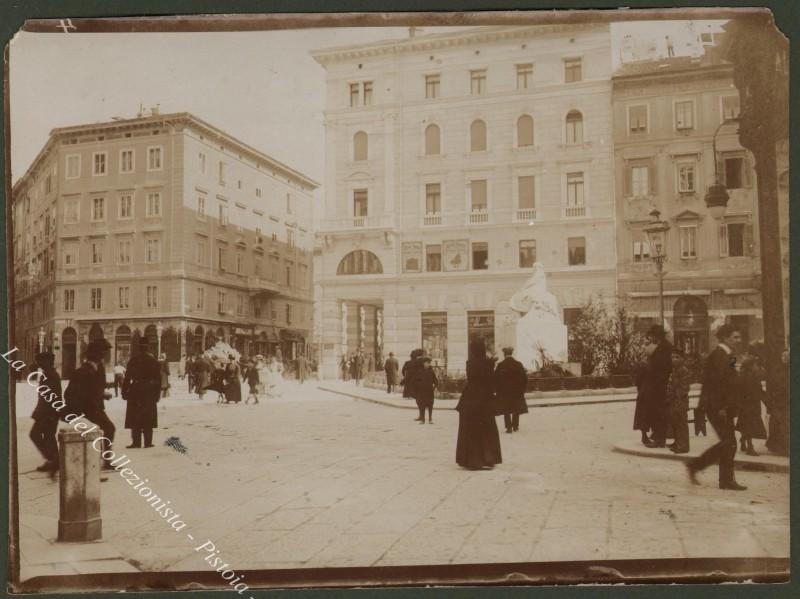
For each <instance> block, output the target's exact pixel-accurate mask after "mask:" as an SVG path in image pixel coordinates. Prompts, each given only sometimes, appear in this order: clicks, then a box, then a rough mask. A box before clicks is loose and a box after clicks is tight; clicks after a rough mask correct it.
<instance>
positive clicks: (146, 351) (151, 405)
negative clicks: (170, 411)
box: [122, 337, 161, 449]
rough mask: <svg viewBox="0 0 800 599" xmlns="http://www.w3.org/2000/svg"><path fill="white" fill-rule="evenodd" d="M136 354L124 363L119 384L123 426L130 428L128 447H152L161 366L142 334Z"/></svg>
mask: <svg viewBox="0 0 800 599" xmlns="http://www.w3.org/2000/svg"><path fill="white" fill-rule="evenodd" d="M139 343H140V347H139V353H138V354H136V355H135V356H133V357H132V358H131V359H130V361H129V362H128V368H127V369H126V370H125V380H124V381H123V383H122V399H124V400H125V401H126V402H127V406H126V408H125V428H129V429H131V444H130V445H128V446H127V448H128V449H132V448H141V447H142V437H144V447H146V448H147V447H153V429H154V428H156V427H157V426H158V410H157V406H156V404H158V400H159V396H160V394H161V365H160V364H159V362H158V360H156V359H155V357H154V356H153V355H152V354H151V353H150V345H149V343H148V341H147V339H146V338H145V337H142V339H141V340H140V341H139Z"/></svg>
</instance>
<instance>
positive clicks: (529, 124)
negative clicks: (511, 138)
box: [517, 114, 533, 148]
mask: <svg viewBox="0 0 800 599" xmlns="http://www.w3.org/2000/svg"><path fill="white" fill-rule="evenodd" d="M532 145H533V118H532V117H531V116H530V115H528V114H523V115H522V116H521V117H519V118H518V119H517V147H519V148H525V147H527V146H532Z"/></svg>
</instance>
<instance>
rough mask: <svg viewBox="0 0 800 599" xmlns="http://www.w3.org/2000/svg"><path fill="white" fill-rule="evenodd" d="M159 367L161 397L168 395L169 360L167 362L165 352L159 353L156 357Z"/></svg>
mask: <svg viewBox="0 0 800 599" xmlns="http://www.w3.org/2000/svg"><path fill="white" fill-rule="evenodd" d="M158 364H159V369H160V371H161V397H167V396H168V395H169V362H167V354H161V355H160V356H159V357H158Z"/></svg>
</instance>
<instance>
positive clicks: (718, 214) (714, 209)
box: [703, 118, 739, 220]
mask: <svg viewBox="0 0 800 599" xmlns="http://www.w3.org/2000/svg"><path fill="white" fill-rule="evenodd" d="M738 121H739V119H738V118H731V119H725V120H724V121H722V122H721V123H720V124H719V126H718V127H717V129H716V131H714V136H713V137H712V138H711V149H712V152H713V154H714V184H713V185H710V186H709V187H708V191H706V195H705V197H704V198H703V199H704V200H705V203H706V207H707V208H708V212H709V213H710V214H711V218H713V219H714V220H720V219H721V218H722V216H723V215H724V214H725V209H726V208H727V207H728V198H729V196H728V190H727V189H726V188H725V185H724V184H723V183H722V182H721V181H720V180H719V168H718V167H717V134H718V133H719V130H720V129H722V127H724V126H725V125H728V124H730V123H734V122H738Z"/></svg>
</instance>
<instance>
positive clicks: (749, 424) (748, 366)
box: [736, 355, 767, 456]
mask: <svg viewBox="0 0 800 599" xmlns="http://www.w3.org/2000/svg"><path fill="white" fill-rule="evenodd" d="M763 380H764V370H763V369H762V368H761V365H760V364H759V361H758V358H756V356H754V355H745V357H744V358H743V359H742V366H741V369H740V370H739V390H740V392H741V399H740V404H739V417H738V418H737V419H736V430H738V431H739V432H740V433H741V434H742V438H741V441H740V442H741V446H742V451H743V452H745V453H746V454H747V455H752V456H757V455H758V452H757V451H756V450H755V448H754V447H753V439H766V438H767V430H766V428H765V427H764V421H763V420H762V419H761V402H762V401H765V400H766V395H767V394H766V393H765V392H764V388H763V387H762V386H761V381H763Z"/></svg>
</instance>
